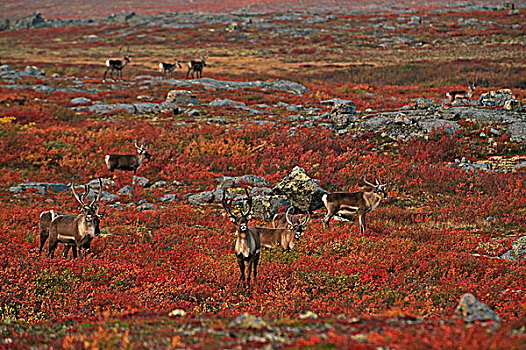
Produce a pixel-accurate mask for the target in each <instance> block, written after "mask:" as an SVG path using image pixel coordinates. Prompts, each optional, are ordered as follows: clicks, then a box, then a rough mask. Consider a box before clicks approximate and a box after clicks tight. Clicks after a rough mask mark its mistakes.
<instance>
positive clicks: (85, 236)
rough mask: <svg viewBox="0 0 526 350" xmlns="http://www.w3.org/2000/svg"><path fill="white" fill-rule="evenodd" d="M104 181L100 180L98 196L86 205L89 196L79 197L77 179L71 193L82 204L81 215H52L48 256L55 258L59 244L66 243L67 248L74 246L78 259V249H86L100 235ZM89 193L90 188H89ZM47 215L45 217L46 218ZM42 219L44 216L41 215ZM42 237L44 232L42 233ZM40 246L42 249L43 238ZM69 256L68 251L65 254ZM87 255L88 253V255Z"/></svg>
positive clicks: (74, 255)
mask: <svg viewBox="0 0 526 350" xmlns="http://www.w3.org/2000/svg"><path fill="white" fill-rule="evenodd" d="M102 189H103V185H102V179H101V178H99V191H98V194H97V196H96V197H95V198H94V199H93V201H91V202H90V203H89V204H86V202H85V200H86V198H87V196H88V195H87V194H86V193H84V195H83V196H82V197H79V195H78V194H77V192H76V191H75V178H73V180H72V183H71V191H72V192H73V196H74V197H75V199H76V200H77V201H78V202H79V204H80V213H79V214H78V215H58V216H55V214H54V213H52V215H51V217H52V220H51V222H50V224H49V229H48V236H49V243H48V256H50V257H51V258H53V257H54V253H55V249H56V248H57V245H58V243H59V242H60V243H64V244H65V245H66V246H67V245H71V246H74V247H75V249H74V250H73V257H74V258H76V257H77V256H76V255H77V253H76V249H77V248H78V249H86V248H89V245H90V243H91V241H92V240H93V238H94V237H95V236H98V235H99V234H100V229H99V223H100V219H99V217H98V214H99V208H100V199H101V195H102ZM87 190H88V191H89V187H87ZM46 216H47V215H44V217H46ZM41 218H42V215H41ZM41 235H42V231H41ZM40 245H41V247H42V245H43V242H42V236H41V242H40ZM65 254H66V256H67V251H66V252H65ZM86 254H87V253H86Z"/></svg>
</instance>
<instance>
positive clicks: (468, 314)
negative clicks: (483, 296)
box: [455, 293, 500, 323]
mask: <svg viewBox="0 0 526 350" xmlns="http://www.w3.org/2000/svg"><path fill="white" fill-rule="evenodd" d="M455 313H456V314H457V315H459V316H461V317H462V318H464V321H466V322H468V323H472V322H473V321H475V320H477V321H496V322H500V317H499V316H498V315H497V314H496V313H495V311H493V310H492V309H491V308H490V307H489V306H488V305H486V304H484V303H483V302H481V301H478V300H477V299H476V298H475V296H474V295H473V294H471V293H466V294H464V295H462V297H461V298H460V302H459V303H458V305H457V307H456V309H455Z"/></svg>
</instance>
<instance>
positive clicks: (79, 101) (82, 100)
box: [71, 97, 91, 105]
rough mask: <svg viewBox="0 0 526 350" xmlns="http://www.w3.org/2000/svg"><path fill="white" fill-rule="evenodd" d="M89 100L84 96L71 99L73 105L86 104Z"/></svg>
mask: <svg viewBox="0 0 526 350" xmlns="http://www.w3.org/2000/svg"><path fill="white" fill-rule="evenodd" d="M90 102H91V99H89V98H86V97H76V98H74V99H72V100H71V103H72V104H74V105H87V104H88V103H90Z"/></svg>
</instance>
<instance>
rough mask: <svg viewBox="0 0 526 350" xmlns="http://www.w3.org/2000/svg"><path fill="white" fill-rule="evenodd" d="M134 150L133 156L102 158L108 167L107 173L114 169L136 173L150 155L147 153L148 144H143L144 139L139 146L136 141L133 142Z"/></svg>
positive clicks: (114, 155) (115, 155)
mask: <svg viewBox="0 0 526 350" xmlns="http://www.w3.org/2000/svg"><path fill="white" fill-rule="evenodd" d="M134 145H135V148H136V149H137V155H135V154H108V155H106V157H105V158H104V162H105V163H106V166H107V167H108V171H111V172H113V171H114V170H115V169H119V170H126V171H133V172H134V173H137V170H138V169H139V168H140V167H141V165H142V163H143V162H144V160H145V159H150V158H151V155H150V153H148V144H146V143H145V142H144V138H143V139H142V141H141V145H140V146H139V145H137V139H135V141H134Z"/></svg>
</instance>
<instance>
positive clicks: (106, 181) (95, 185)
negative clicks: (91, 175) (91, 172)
mask: <svg viewBox="0 0 526 350" xmlns="http://www.w3.org/2000/svg"><path fill="white" fill-rule="evenodd" d="M86 185H88V186H89V187H90V188H99V179H93V180H91V181H90V182H88V183H87V184H86ZM102 186H103V187H104V188H108V187H115V181H113V180H112V179H104V178H103V179H102Z"/></svg>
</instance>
